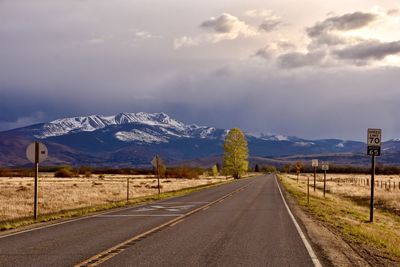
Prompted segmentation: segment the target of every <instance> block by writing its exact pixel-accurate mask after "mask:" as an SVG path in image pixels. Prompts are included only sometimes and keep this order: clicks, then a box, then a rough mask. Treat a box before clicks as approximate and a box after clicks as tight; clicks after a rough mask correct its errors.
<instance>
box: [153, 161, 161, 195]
mask: <svg viewBox="0 0 400 267" xmlns="http://www.w3.org/2000/svg"><path fill="white" fill-rule="evenodd" d="M151 165H153V167H154V168H156V173H157V182H158V194H160V193H161V190H160V167H161V165H162V159H161V158H160V156H159V155H156V156H155V157H154V158H153V160H152V161H151Z"/></svg>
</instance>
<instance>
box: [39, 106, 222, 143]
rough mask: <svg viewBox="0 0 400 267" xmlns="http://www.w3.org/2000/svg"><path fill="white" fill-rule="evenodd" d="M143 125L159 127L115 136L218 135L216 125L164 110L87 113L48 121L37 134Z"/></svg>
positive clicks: (134, 138)
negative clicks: (187, 121)
mask: <svg viewBox="0 0 400 267" xmlns="http://www.w3.org/2000/svg"><path fill="white" fill-rule="evenodd" d="M129 124H131V125H142V126H151V128H154V127H157V129H158V131H155V130H152V129H146V130H139V129H131V130H130V131H119V132H116V133H115V134H114V136H115V138H117V139H118V140H120V141H124V142H133V141H137V142H144V143H161V142H168V139H169V137H171V136H173V137H186V138H193V137H199V138H215V136H213V133H214V132H215V130H216V129H215V128H213V127H206V126H197V125H194V124H192V125H185V124H184V123H182V122H179V121H177V120H175V119H171V118H170V117H169V116H168V115H167V114H165V113H145V112H139V113H120V114H118V115H115V116H99V115H92V116H86V117H73V118H65V119H58V120H55V121H51V122H49V123H45V124H43V126H42V129H41V130H39V131H38V134H36V135H35V137H36V138H39V139H46V138H49V137H55V136H63V135H67V134H70V133H79V132H94V131H96V130H100V129H104V128H106V127H108V126H117V125H129Z"/></svg>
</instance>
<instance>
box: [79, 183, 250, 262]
mask: <svg viewBox="0 0 400 267" xmlns="http://www.w3.org/2000/svg"><path fill="white" fill-rule="evenodd" d="M254 182H255V180H253V181H251V182H250V183H248V184H246V185H244V186H242V187H240V188H238V189H236V190H234V191H232V192H230V193H229V194H226V195H224V196H222V197H220V198H218V199H217V200H214V201H212V202H210V203H207V204H205V205H203V206H201V207H199V208H197V209H194V210H192V211H189V212H188V213H185V214H183V215H181V216H179V217H177V218H174V219H172V220H170V221H168V222H166V223H163V224H161V225H159V226H156V227H154V228H152V229H150V230H148V231H146V232H143V233H141V234H139V235H136V236H134V237H132V238H130V239H128V240H126V241H124V242H122V243H119V244H118V245H115V246H113V247H111V248H109V249H107V250H104V251H102V252H100V253H98V254H96V255H94V256H92V257H91V258H89V259H87V260H84V261H82V262H80V263H78V264H76V265H74V267H82V266H97V265H99V264H101V263H103V262H105V261H107V260H109V259H111V258H112V257H114V256H116V255H118V254H120V253H121V252H122V251H124V250H125V248H122V247H125V246H127V245H130V244H133V243H134V242H135V241H136V240H138V239H141V238H143V237H146V236H147V235H149V234H151V233H153V232H156V231H158V230H161V229H163V228H165V227H167V226H172V225H173V224H178V223H179V222H181V221H183V219H184V218H186V217H189V216H190V215H192V214H194V213H197V212H199V211H201V210H204V209H205V208H209V207H210V206H212V205H214V204H216V203H218V202H221V201H222V200H224V199H225V198H227V197H229V196H231V195H233V194H235V193H237V192H239V191H241V190H244V189H245V188H247V187H249V186H250V184H252V183H254Z"/></svg>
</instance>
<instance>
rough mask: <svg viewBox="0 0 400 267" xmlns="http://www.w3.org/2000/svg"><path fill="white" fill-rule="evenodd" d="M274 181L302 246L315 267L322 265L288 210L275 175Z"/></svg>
mask: <svg viewBox="0 0 400 267" xmlns="http://www.w3.org/2000/svg"><path fill="white" fill-rule="evenodd" d="M275 182H276V184H277V185H278V189H279V193H281V197H282V200H283V203H284V204H285V207H286V209H287V211H288V213H289V216H290V218H292V221H293V223H294V225H295V226H296V229H297V232H298V233H299V235H300V237H301V240H302V241H303V243H304V246H305V247H306V249H307V252H308V254H309V255H310V257H311V260H312V261H313V263H314V266H315V267H322V265H321V263H320V262H319V260H318V257H317V255H316V254H315V252H314V250H313V249H312V247H311V245H310V243H309V242H308V240H307V238H306V236H305V235H304V233H303V231H302V230H301V228H300V225H299V224H298V223H297V221H296V218H295V217H294V216H293V213H292V211H291V210H290V208H289V206H288V204H287V203H286V200H285V198H284V197H283V194H282V190H281V187H280V186H279V183H278V180H277V176H276V175H275Z"/></svg>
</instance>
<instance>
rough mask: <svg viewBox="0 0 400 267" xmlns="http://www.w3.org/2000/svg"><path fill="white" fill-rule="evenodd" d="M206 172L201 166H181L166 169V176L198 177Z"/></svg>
mask: <svg viewBox="0 0 400 267" xmlns="http://www.w3.org/2000/svg"><path fill="white" fill-rule="evenodd" d="M202 173H204V170H203V169H200V168H190V167H187V166H181V167H176V168H168V169H167V170H166V171H165V177H167V178H187V179H197V178H199V176H200V175H201V174H202Z"/></svg>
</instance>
